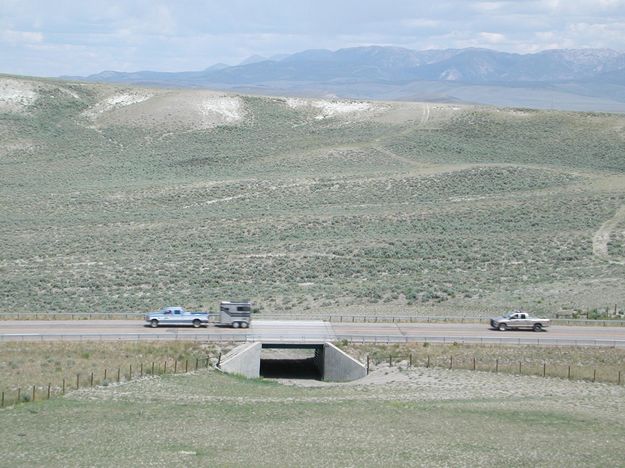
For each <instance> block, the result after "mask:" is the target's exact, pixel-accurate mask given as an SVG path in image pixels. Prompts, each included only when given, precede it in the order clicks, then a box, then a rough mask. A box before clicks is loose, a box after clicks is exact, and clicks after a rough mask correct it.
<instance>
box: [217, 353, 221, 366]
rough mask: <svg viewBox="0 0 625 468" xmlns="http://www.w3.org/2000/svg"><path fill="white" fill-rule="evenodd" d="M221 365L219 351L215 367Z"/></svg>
mask: <svg viewBox="0 0 625 468" xmlns="http://www.w3.org/2000/svg"><path fill="white" fill-rule="evenodd" d="M220 365H221V353H219V357H218V358H217V367H219V366H220Z"/></svg>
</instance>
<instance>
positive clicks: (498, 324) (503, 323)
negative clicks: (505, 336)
mask: <svg viewBox="0 0 625 468" xmlns="http://www.w3.org/2000/svg"><path fill="white" fill-rule="evenodd" d="M550 322H551V321H550V320H549V319H543V318H536V317H532V316H531V315H530V314H528V313H527V312H523V311H521V310H513V311H512V312H508V313H507V314H504V315H502V316H501V317H494V318H491V319H490V326H491V327H492V328H494V329H495V330H499V331H506V330H534V331H535V332H539V331H542V330H543V329H544V328H546V327H548V326H549V325H550Z"/></svg>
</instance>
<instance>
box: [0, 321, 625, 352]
mask: <svg viewBox="0 0 625 468" xmlns="http://www.w3.org/2000/svg"><path fill="white" fill-rule="evenodd" d="M155 339H158V340H210V341H263V342H274V341H275V342H324V341H337V340H342V339H346V340H349V341H353V342H380V343H384V342H389V343H391V342H424V341H428V342H454V341H455V342H464V343H494V344H545V345H548V344H553V345H579V346H618V347H625V327H594V326H551V327H549V328H548V329H547V330H546V331H543V332H538V333H536V332H532V331H507V332H500V331H495V330H491V329H489V328H488V326H487V325H484V324H466V323H464V324H463V323H335V322H334V323H333V322H324V321H320V320H309V321H304V320H254V321H253V322H252V326H251V327H250V328H249V329H232V328H222V327H216V326H214V325H210V326H208V327H207V328H199V329H198V328H192V327H159V328H149V327H147V326H145V325H144V323H143V322H141V321H136V320H49V321H48V320H4V321H0V342H1V341H53V340H63V341H75V340H81V341H88V340H106V341H116V340H135V341H136V340H146V341H147V340H155Z"/></svg>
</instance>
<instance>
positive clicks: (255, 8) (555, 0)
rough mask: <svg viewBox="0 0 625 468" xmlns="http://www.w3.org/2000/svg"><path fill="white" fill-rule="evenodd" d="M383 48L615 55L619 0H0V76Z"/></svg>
mask: <svg viewBox="0 0 625 468" xmlns="http://www.w3.org/2000/svg"><path fill="white" fill-rule="evenodd" d="M367 45H388V46H399V47H406V48H409V49H416V50H424V49H446V48H464V47H485V48H490V49H495V50H500V51H505V52H516V53H532V52H538V51H541V50H545V49H554V48H610V49H615V50H618V51H622V52H625V0H515V1H509V0H490V1H474V0H427V1H422V0H379V1H374V0H312V1H309V0H270V1H267V0H265V1H263V0H204V1H201V0H177V1H176V0H106V1H100V0H86V1H85V0H47V1H46V0H0V73H10V74H16V75H31V76H61V75H72V76H84V75H89V74H93V73H98V72H100V71H104V70H116V71H127V72H128V71H138V70H156V71H190V70H202V69H204V68H207V67H208V66H210V65H213V64H215V63H226V64H229V65H235V64H238V63H240V62H241V61H242V60H244V59H246V58H247V57H250V56H252V55H261V56H264V57H271V56H274V55H278V54H289V53H294V52H299V51H302V50H306V49H331V50H336V49H340V48H345V47H356V46H367Z"/></svg>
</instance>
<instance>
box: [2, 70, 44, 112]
mask: <svg viewBox="0 0 625 468" xmlns="http://www.w3.org/2000/svg"><path fill="white" fill-rule="evenodd" d="M37 96H38V92H37V87H36V86H35V85H34V84H33V83H29V82H28V81H24V80H14V79H11V78H0V112H20V111H23V110H24V109H25V108H26V107H28V106H29V105H31V104H32V103H33V102H35V100H36V99H37Z"/></svg>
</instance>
